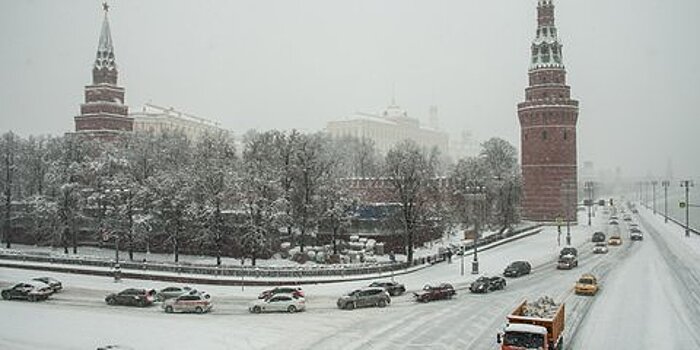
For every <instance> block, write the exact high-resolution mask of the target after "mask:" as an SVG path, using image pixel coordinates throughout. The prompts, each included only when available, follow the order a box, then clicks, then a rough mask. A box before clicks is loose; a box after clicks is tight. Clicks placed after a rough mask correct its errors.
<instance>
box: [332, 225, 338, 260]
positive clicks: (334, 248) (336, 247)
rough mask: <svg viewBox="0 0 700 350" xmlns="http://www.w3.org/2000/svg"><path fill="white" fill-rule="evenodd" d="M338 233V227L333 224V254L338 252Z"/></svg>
mask: <svg viewBox="0 0 700 350" xmlns="http://www.w3.org/2000/svg"><path fill="white" fill-rule="evenodd" d="M337 235H338V228H337V227H336V226H335V225H334V226H333V235H332V237H331V239H332V240H333V255H336V254H338V245H337V244H336V237H337Z"/></svg>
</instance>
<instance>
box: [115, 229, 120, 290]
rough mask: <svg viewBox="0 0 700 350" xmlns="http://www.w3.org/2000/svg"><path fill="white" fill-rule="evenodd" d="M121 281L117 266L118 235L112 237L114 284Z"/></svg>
mask: <svg viewBox="0 0 700 350" xmlns="http://www.w3.org/2000/svg"><path fill="white" fill-rule="evenodd" d="M121 279H122V270H121V267H120V266H119V233H117V234H115V235H114V282H119V281H121Z"/></svg>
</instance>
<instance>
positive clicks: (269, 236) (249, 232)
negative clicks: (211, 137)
mask: <svg viewBox="0 0 700 350" xmlns="http://www.w3.org/2000/svg"><path fill="white" fill-rule="evenodd" d="M278 137H280V135H279V134H278V133H275V132H265V133H259V134H258V133H256V134H249V135H248V136H247V137H246V142H245V146H244V149H243V159H242V165H241V173H240V191H239V196H238V200H239V203H240V207H241V208H242V209H241V210H242V211H243V214H244V217H245V219H244V222H243V223H240V225H239V226H238V232H239V233H238V243H239V245H240V247H241V249H242V250H243V258H245V257H246V256H248V257H250V258H251V260H252V263H253V265H255V261H256V259H257V258H258V257H259V256H261V255H262V254H264V253H266V252H267V251H269V249H270V244H271V241H273V240H274V238H276V237H273V236H274V235H276V234H277V231H278V227H284V226H286V225H288V222H289V221H288V220H287V218H288V214H287V213H288V206H287V203H288V202H287V201H286V200H285V198H284V190H283V186H284V182H282V181H280V178H282V179H284V177H283V175H281V174H280V173H281V172H283V171H285V170H284V169H281V168H279V167H278V164H279V163H278V162H279V159H280V158H278V157H279V155H278V154H277V152H278V150H279V149H278V148H277V147H278V145H277V144H276V143H275V142H279V139H278ZM275 155H277V156H275ZM290 161H291V160H290ZM289 186H290V187H291V184H289ZM289 230H290V232H291V228H290V229H289Z"/></svg>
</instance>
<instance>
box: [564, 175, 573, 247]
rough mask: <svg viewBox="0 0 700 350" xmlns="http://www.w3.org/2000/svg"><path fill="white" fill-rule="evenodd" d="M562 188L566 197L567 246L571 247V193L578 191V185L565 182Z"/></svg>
mask: <svg viewBox="0 0 700 350" xmlns="http://www.w3.org/2000/svg"><path fill="white" fill-rule="evenodd" d="M561 188H562V190H563V191H564V194H565V195H566V203H565V204H564V216H566V245H571V216H572V215H571V207H572V205H571V191H576V183H573V182H569V181H565V182H562V183H561ZM574 206H575V205H574ZM574 209H576V208H574Z"/></svg>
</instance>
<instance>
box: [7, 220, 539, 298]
mask: <svg viewBox="0 0 700 350" xmlns="http://www.w3.org/2000/svg"><path fill="white" fill-rule="evenodd" d="M540 231H541V229H533V230H529V231H525V232H522V233H520V234H517V235H514V236H512V237H509V238H506V239H503V240H500V241H496V242H493V243H490V244H487V245H484V246H481V247H479V251H486V250H489V249H491V248H494V247H498V246H501V245H504V244H507V243H510V242H514V241H517V240H520V239H522V238H525V237H529V236H532V235H536V234H538V233H540ZM467 254H468V252H467ZM11 258H12V259H11ZM20 258H22V259H17V257H16V256H10V255H7V254H0V267H5V268H20V269H31V270H43V271H54V272H64V273H75V274H87V275H96V276H113V275H114V271H113V269H112V268H111V266H90V265H80V264H65V263H55V262H46V261H36V260H37V259H36V257H33V256H32V255H30V254H28V255H21V256H20ZM146 266H149V265H144V267H146ZM430 266H432V265H431V264H421V265H415V266H412V267H409V268H403V269H398V270H394V271H381V272H378V273H368V274H349V273H348V274H347V275H346V274H344V273H343V269H342V268H340V269H338V271H339V272H340V273H336V274H334V275H325V276H319V275H316V276H303V275H302V273H301V272H300V273H299V275H295V274H294V273H293V272H292V275H291V276H283V277H280V276H276V277H275V276H272V277H271V276H263V273H262V272H270V271H264V270H263V269H254V268H253V269H246V270H247V271H246V275H245V276H244V275H243V274H233V275H232V274H231V272H233V271H232V270H229V269H216V268H214V269H207V271H211V273H187V272H185V271H186V270H187V268H188V267H186V266H179V267H178V266H177V265H176V268H177V271H180V272H169V271H151V270H145V269H138V268H122V269H121V277H122V278H131V279H144V280H159V281H171V282H178V283H193V284H218V285H242V284H244V285H249V286H250V285H284V284H320V283H336V282H346V281H358V280H369V279H377V278H382V277H389V276H397V275H403V274H408V273H412V272H415V271H419V270H422V269H425V268H427V267H430ZM199 270H202V271H203V269H199ZM286 271H289V269H286ZM292 271H293V269H292ZM251 272H252V273H253V274H252V275H248V274H250V273H251ZM256 272H259V274H256Z"/></svg>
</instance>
